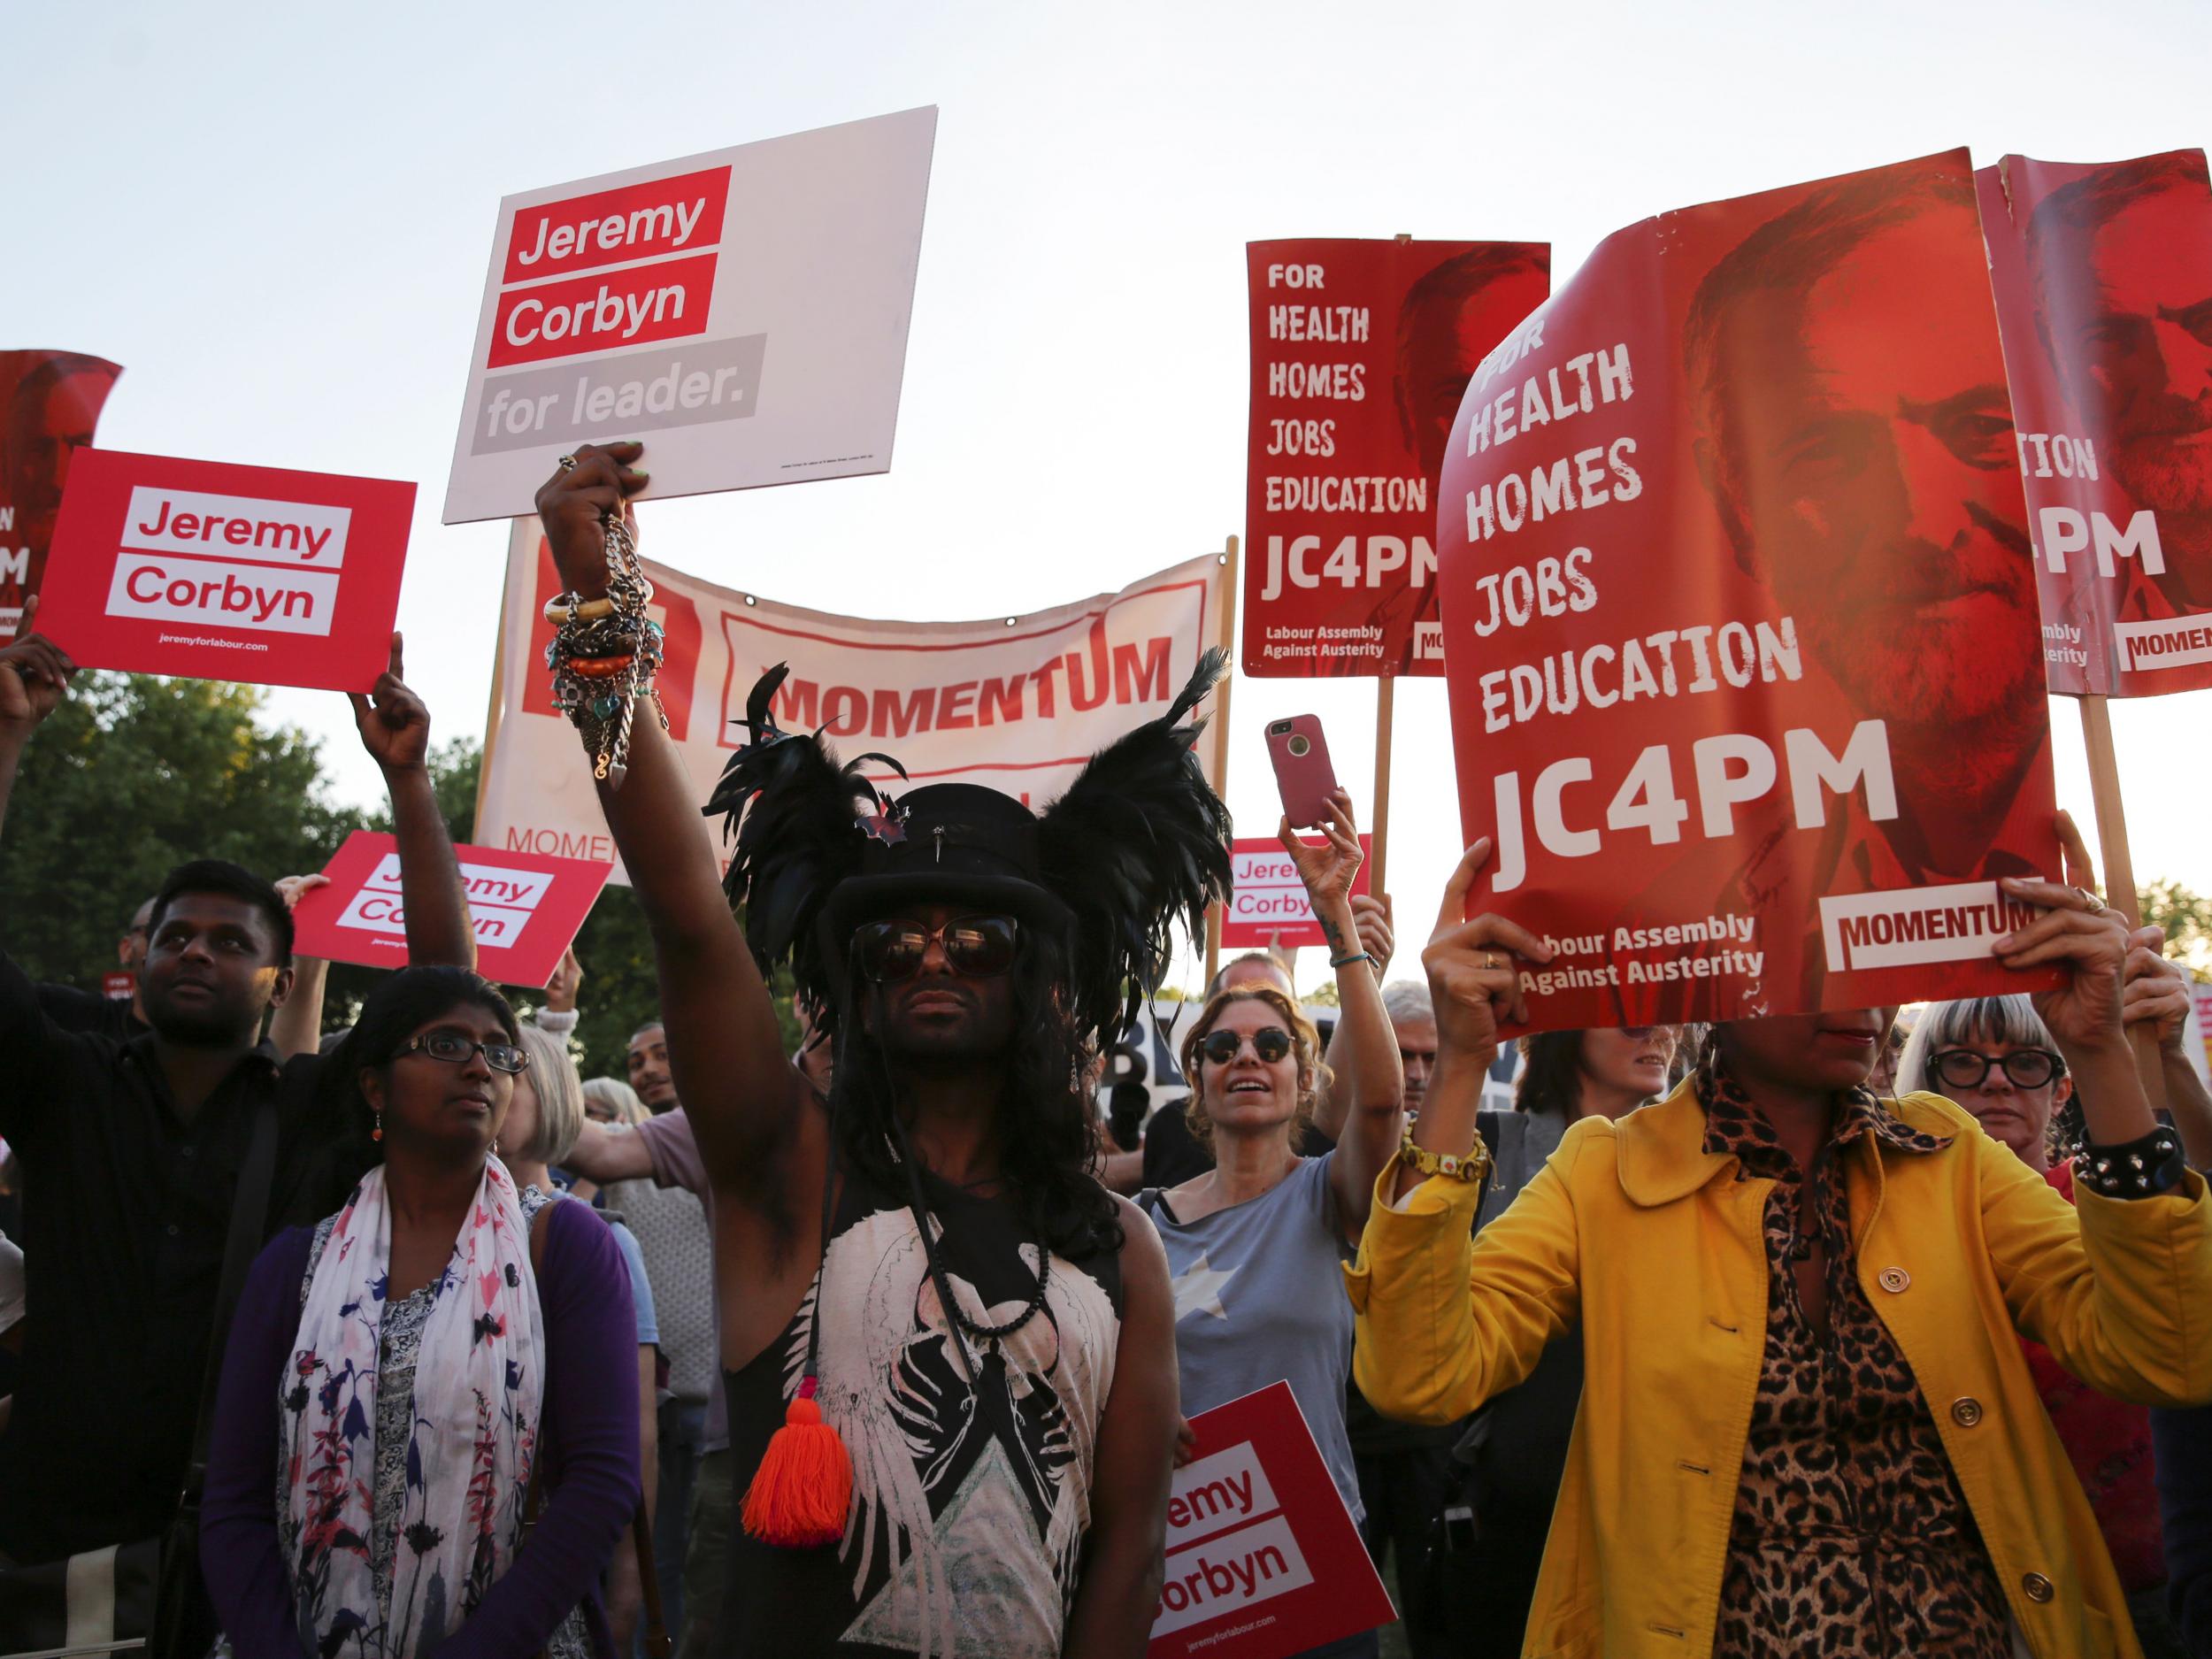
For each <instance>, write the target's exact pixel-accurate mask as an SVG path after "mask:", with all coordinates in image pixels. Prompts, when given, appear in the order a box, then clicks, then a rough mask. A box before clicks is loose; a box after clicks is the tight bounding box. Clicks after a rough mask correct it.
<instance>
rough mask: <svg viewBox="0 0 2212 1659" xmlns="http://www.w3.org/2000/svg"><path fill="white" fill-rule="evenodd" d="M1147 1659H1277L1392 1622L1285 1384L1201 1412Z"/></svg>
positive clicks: (1182, 1477)
mask: <svg viewBox="0 0 2212 1659" xmlns="http://www.w3.org/2000/svg"><path fill="white" fill-rule="evenodd" d="M1190 1426H1191V1431H1192V1432H1193V1433H1194V1435H1196V1437H1197V1448H1196V1452H1195V1455H1194V1456H1193V1458H1192V1459H1191V1461H1190V1462H1189V1463H1186V1464H1185V1465H1184V1466H1183V1467H1182V1468H1180V1469H1179V1470H1177V1471H1175V1476H1174V1479H1173V1480H1172V1481H1171V1482H1170V1484H1169V1486H1168V1501H1167V1540H1166V1548H1167V1571H1166V1573H1165V1574H1164V1577H1163V1578H1162V1580H1161V1585H1160V1605H1159V1611H1158V1613H1157V1615H1156V1617H1155V1618H1154V1619H1153V1622H1152V1640H1151V1643H1150V1645H1149V1647H1148V1648H1147V1649H1146V1653H1147V1655H1148V1659H1192V1655H1200V1654H1203V1655H1208V1659H1285V1655H1290V1654H1295V1653H1303V1652H1304V1651H1305V1650H1306V1649H1308V1648H1310V1647H1323V1646H1325V1645H1326V1644H1328V1643H1330V1642H1333V1641H1336V1640H1340V1638H1342V1637H1346V1636H1349V1635H1352V1634H1354V1633H1356V1632H1359V1631H1364V1630H1373V1629H1374V1628H1375V1627H1376V1626H1377V1625H1379V1624H1389V1623H1390V1622H1391V1621H1392V1619H1393V1618H1394V1617H1395V1615H1394V1612H1393V1611H1392V1609H1391V1605H1390V1594H1389V1592H1388V1591H1386V1589H1384V1588H1383V1582H1382V1580H1381V1578H1379V1577H1377V1576H1376V1573H1375V1568H1374V1563H1372V1562H1371V1561H1370V1560H1369V1559H1368V1556H1367V1548H1366V1546H1364V1545H1363V1544H1362V1543H1361V1542H1360V1538H1359V1529H1358V1528H1357V1527H1356V1526H1355V1525H1353V1524H1352V1516H1351V1511H1350V1510H1348V1509H1346V1508H1345V1507H1344V1500H1343V1499H1342V1498H1341V1497H1340V1496H1339V1495H1338V1494H1337V1489H1336V1483H1335V1482H1334V1481H1333V1480H1332V1479H1330V1478H1329V1471H1328V1465H1326V1464H1325V1463H1323V1462H1322V1461H1321V1450H1320V1448H1319V1447H1317V1446H1316V1445H1315V1444H1314V1439H1313V1431H1312V1430H1311V1429H1310V1428H1309V1427H1308V1426H1307V1425H1306V1419H1305V1416H1304V1414H1303V1413H1302V1412H1301V1411H1300V1410H1299V1409H1298V1402H1297V1399H1296V1397H1295V1396H1294V1395H1293V1394H1291V1392H1290V1385H1289V1384H1288V1383H1280V1382H1279V1383H1272V1384H1270V1385H1269V1386H1267V1387H1265V1388H1262V1389H1259V1390H1258V1391H1256V1393H1253V1394H1245V1395H1242V1396H1240V1398H1238V1399H1235V1400H1232V1401H1230V1402H1228V1404H1226V1405H1221V1406H1216V1407H1215V1408H1214V1409H1212V1410H1210V1411H1201V1412H1200V1413H1199V1414H1198V1415H1197V1416H1196V1417H1193V1418H1192V1419H1191V1420H1190Z"/></svg>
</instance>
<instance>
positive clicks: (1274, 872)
mask: <svg viewBox="0 0 2212 1659" xmlns="http://www.w3.org/2000/svg"><path fill="white" fill-rule="evenodd" d="M1306 839H1307V844H1308V845H1310V846H1314V847H1318V846H1320V845H1321V844H1322V843H1321V842H1320V841H1317V840H1314V839H1312V838H1310V837H1309V838H1306ZM1359 849H1360V852H1361V854H1362V857H1361V860H1360V866H1359V874H1357V875H1356V876H1355V877H1353V878H1352V891H1353V892H1355V893H1364V892H1366V891H1367V890H1368V882H1367V875H1368V872H1369V871H1370V870H1371V868H1372V865H1371V864H1370V863H1369V859H1370V858H1371V856H1372V854H1373V852H1374V841H1373V838H1372V837H1371V836H1367V835H1362V836H1361V837H1360V838H1359ZM1229 856H1230V863H1231V864H1232V866H1233V872H1234V875H1235V880H1236V885H1235V887H1234V889H1233V891H1232V892H1231V893H1230V895H1229V909H1228V914H1227V915H1226V916H1225V917H1224V918H1223V919H1222V924H1221V945H1222V949H1225V950H1252V949H1262V948H1265V947H1270V946H1274V945H1325V944H1327V943H1328V942H1329V941H1328V940H1327V939H1326V937H1325V936H1324V935H1323V933H1322V932H1321V924H1320V923H1319V922H1317V921H1316V920H1315V919H1314V915H1313V900H1312V898H1311V897H1310V895H1308V894H1307V892H1306V884H1305V883H1304V882H1303V881H1301V880H1300V879H1298V866H1297V865H1295V864H1292V863H1291V862H1290V855H1289V854H1288V853H1286V852H1285V851H1284V850H1283V844H1282V842H1280V841H1278V840H1276V839H1275V838H1274V837H1273V836H1272V835H1267V836H1262V837H1258V838H1256V839H1254V840H1251V841H1243V840H1239V841H1233V842H1232V843H1230V848H1229Z"/></svg>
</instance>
